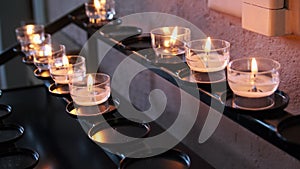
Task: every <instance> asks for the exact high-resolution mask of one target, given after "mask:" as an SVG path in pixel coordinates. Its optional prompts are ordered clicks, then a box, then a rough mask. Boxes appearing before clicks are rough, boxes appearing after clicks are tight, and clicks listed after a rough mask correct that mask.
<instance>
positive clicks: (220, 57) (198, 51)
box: [185, 39, 230, 73]
mask: <svg viewBox="0 0 300 169" xmlns="http://www.w3.org/2000/svg"><path fill="white" fill-rule="evenodd" d="M185 57H186V62H187V64H188V66H189V68H190V69H191V70H192V71H196V72H203V73H209V72H217V71H221V70H225V68H226V66H227V64H228V62H229V59H230V43H229V42H227V41H225V40H220V39H211V40H210V39H209V42H208V39H199V40H194V41H190V42H188V43H187V45H186V56H185Z"/></svg>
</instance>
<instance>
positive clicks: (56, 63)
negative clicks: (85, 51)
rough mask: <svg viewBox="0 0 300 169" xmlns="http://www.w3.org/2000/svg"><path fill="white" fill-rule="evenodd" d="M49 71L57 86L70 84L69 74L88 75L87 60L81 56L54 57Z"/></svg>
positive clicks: (58, 55) (50, 62) (50, 61)
mask: <svg viewBox="0 0 300 169" xmlns="http://www.w3.org/2000/svg"><path fill="white" fill-rule="evenodd" d="M49 70H50V75H51V77H52V79H53V80H54V81H55V83H56V84H68V83H69V74H74V75H76V76H83V75H84V74H85V73H86V65H85V58H84V57H83V56H79V55H70V56H66V55H65V54H62V55H60V54H56V55H52V57H51V58H50V60H49Z"/></svg>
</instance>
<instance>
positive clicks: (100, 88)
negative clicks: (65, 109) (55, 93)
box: [69, 73, 110, 106]
mask: <svg viewBox="0 0 300 169" xmlns="http://www.w3.org/2000/svg"><path fill="white" fill-rule="evenodd" d="M69 90H70V94H71V97H72V99H73V101H74V102H75V103H76V104H77V105H80V106H94V105H99V104H102V103H104V102H106V101H107V99H108V98H109V96H110V77H109V75H107V74H104V73H88V74H83V76H76V75H75V76H74V75H73V74H70V81H69Z"/></svg>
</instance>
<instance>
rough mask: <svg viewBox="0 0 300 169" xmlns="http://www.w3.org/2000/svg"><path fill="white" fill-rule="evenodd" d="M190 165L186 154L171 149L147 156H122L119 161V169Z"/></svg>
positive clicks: (157, 168) (178, 167) (182, 166)
mask: <svg viewBox="0 0 300 169" xmlns="http://www.w3.org/2000/svg"><path fill="white" fill-rule="evenodd" d="M190 165H191V161H190V158H189V156H188V155H187V154H185V153H184V152H182V151H179V150H175V149H171V150H168V151H166V152H165V153H162V154H160V155H156V156H152V157H147V158H124V159H122V160H121V162H120V167H119V169H140V168H144V169H148V168H149V169H150V168H151V169H153V168H154V169H171V168H172V169H173V168H174V169H175V168H176V169H187V168H189V167H190ZM199 167H200V166H199Z"/></svg>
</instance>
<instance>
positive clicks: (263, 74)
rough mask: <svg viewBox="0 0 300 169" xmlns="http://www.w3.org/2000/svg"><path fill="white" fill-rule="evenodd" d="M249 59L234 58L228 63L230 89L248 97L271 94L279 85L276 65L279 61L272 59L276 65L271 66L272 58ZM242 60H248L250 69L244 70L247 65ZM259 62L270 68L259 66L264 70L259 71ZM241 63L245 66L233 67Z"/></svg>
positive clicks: (260, 96)
mask: <svg viewBox="0 0 300 169" xmlns="http://www.w3.org/2000/svg"><path fill="white" fill-rule="evenodd" d="M250 59H251V60H250ZM250 59H238V60H236V61H235V60H234V61H232V62H231V63H230V64H229V65H228V69H227V72H228V73H227V74H228V83H229V86H230V88H231V90H232V91H233V92H234V94H236V95H238V96H242V97H248V98H262V97H267V96H270V95H272V94H273V93H274V92H275V91H276V90H277V88H278V85H279V74H278V69H279V66H277V65H279V63H278V64H277V62H275V61H273V62H275V63H276V64H273V65H274V66H276V67H274V68H272V66H273V65H272V60H268V59H260V60H259V62H257V59H255V58H250ZM243 62H249V64H250V71H249V68H248V71H247V70H246V67H247V65H246V64H245V63H243ZM260 62H263V63H261V65H262V67H263V66H265V67H266V66H268V67H270V68H261V69H262V70H264V71H259V70H260V69H259V65H260V64H259V63H260ZM268 62H270V63H268ZM242 64H243V65H245V66H244V67H245V68H243V69H241V70H237V69H236V68H235V67H238V65H239V66H240V67H241V65H242ZM249 64H248V66H249ZM268 64H270V65H268Z"/></svg>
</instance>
